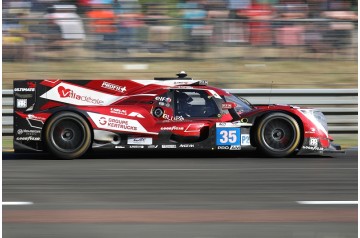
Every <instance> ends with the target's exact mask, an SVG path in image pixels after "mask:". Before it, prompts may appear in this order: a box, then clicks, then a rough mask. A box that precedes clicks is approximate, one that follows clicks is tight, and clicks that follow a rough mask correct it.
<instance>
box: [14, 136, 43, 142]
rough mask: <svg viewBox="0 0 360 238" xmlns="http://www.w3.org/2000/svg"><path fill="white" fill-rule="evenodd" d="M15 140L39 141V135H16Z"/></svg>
mask: <svg viewBox="0 0 360 238" xmlns="http://www.w3.org/2000/svg"><path fill="white" fill-rule="evenodd" d="M15 140H21V141H40V137H34V136H27V137H16V138H15Z"/></svg>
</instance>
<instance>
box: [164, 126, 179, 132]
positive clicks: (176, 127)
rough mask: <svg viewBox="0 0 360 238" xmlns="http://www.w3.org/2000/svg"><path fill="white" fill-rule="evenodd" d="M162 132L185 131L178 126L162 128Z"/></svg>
mask: <svg viewBox="0 0 360 238" xmlns="http://www.w3.org/2000/svg"><path fill="white" fill-rule="evenodd" d="M160 130H162V131H183V130H184V127H178V126H167V127H166V126H165V127H161V128H160Z"/></svg>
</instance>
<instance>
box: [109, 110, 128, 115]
mask: <svg viewBox="0 0 360 238" xmlns="http://www.w3.org/2000/svg"><path fill="white" fill-rule="evenodd" d="M110 113H112V114H119V115H124V116H126V115H127V113H126V110H122V109H119V108H110Z"/></svg>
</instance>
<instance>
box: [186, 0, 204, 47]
mask: <svg viewBox="0 0 360 238" xmlns="http://www.w3.org/2000/svg"><path fill="white" fill-rule="evenodd" d="M179 7H181V8H182V9H183V14H182V17H183V20H184V24H183V30H184V32H185V38H186V39H185V42H186V44H187V45H188V46H189V50H191V51H193V50H195V51H204V50H205V48H206V45H205V43H206V37H207V36H208V34H209V32H207V31H206V30H207V29H206V26H205V19H206V17H207V12H206V11H205V9H204V8H203V7H202V6H201V5H200V4H198V3H197V2H196V1H187V2H186V3H184V4H181V5H179Z"/></svg>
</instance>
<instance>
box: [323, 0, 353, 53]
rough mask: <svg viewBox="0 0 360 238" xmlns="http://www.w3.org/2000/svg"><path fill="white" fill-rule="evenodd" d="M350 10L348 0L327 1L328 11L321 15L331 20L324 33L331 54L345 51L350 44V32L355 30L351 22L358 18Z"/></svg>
mask: <svg viewBox="0 0 360 238" xmlns="http://www.w3.org/2000/svg"><path fill="white" fill-rule="evenodd" d="M350 8H351V3H350V1H348V0H342V1H340V0H332V1H329V10H328V11H325V12H323V13H322V16H323V17H324V18H328V19H331V20H333V21H332V22H330V24H329V29H328V32H327V33H326V38H327V39H328V42H329V44H330V49H332V51H333V53H336V52H337V53H340V52H341V51H343V50H346V49H347V48H349V47H350V45H351V43H352V42H351V39H352V31H353V30H354V29H355V25H354V23H353V21H357V19H358V17H357V14H356V13H355V12H353V11H351V9H350ZM344 21H345V22H344Z"/></svg>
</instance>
